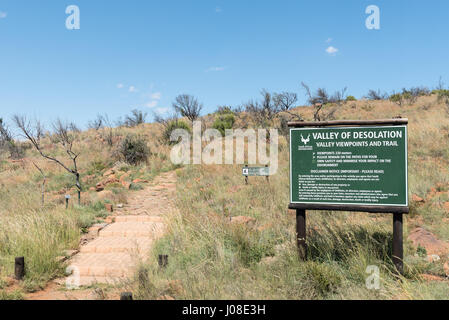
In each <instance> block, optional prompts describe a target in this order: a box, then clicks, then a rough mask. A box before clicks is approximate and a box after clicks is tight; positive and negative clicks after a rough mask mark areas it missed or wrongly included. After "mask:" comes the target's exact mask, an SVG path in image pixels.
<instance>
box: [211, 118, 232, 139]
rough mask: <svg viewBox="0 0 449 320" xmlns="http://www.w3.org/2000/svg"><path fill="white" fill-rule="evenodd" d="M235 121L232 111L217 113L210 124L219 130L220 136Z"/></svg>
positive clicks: (230, 127) (223, 134)
mask: <svg viewBox="0 0 449 320" xmlns="http://www.w3.org/2000/svg"><path fill="white" fill-rule="evenodd" d="M234 123H235V116H234V113H232V112H231V113H225V114H221V115H218V116H217V118H216V119H215V121H214V124H213V125H212V128H214V129H217V130H218V131H220V133H221V135H222V136H225V134H226V130H227V129H232V127H233V126H234Z"/></svg>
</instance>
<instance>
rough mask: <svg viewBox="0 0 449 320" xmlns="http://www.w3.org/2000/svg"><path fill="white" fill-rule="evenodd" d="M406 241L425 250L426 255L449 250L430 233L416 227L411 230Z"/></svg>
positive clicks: (447, 246)
mask: <svg viewBox="0 0 449 320" xmlns="http://www.w3.org/2000/svg"><path fill="white" fill-rule="evenodd" d="M408 240H409V241H411V242H413V245H414V246H415V247H418V246H421V247H423V248H425V249H426V252H427V254H429V255H432V254H441V253H444V252H446V251H447V250H448V249H449V245H448V244H447V243H445V242H443V241H441V240H438V239H437V238H436V237H435V235H433V234H432V233H431V232H429V231H427V230H425V229H423V228H421V227H418V228H416V229H415V230H413V231H412V232H411V233H410V235H409V237H408Z"/></svg>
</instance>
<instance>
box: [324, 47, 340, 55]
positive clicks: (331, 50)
mask: <svg viewBox="0 0 449 320" xmlns="http://www.w3.org/2000/svg"><path fill="white" fill-rule="evenodd" d="M326 52H327V53H328V54H330V55H331V56H333V55H335V54H336V53H337V52H338V49H337V48H335V47H333V46H330V47H328V48H327V49H326Z"/></svg>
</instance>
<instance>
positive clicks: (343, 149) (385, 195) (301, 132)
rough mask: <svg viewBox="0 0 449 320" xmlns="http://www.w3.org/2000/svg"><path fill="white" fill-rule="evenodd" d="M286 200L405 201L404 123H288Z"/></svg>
mask: <svg viewBox="0 0 449 320" xmlns="http://www.w3.org/2000/svg"><path fill="white" fill-rule="evenodd" d="M290 199H291V203H292V204H324V205H355V206H357V205H360V206H398V207H400V206H404V207H406V206H408V182H407V126H378V127H376V126H372V127H325V128H292V129H291V130H290Z"/></svg>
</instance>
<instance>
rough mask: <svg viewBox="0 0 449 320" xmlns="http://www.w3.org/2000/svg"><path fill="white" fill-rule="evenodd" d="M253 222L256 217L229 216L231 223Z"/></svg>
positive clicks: (247, 223)
mask: <svg viewBox="0 0 449 320" xmlns="http://www.w3.org/2000/svg"><path fill="white" fill-rule="evenodd" d="M255 222H256V219H254V218H251V217H245V216H239V217H232V218H231V223H232V224H240V225H244V224H245V225H250V224H254V223H255Z"/></svg>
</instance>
